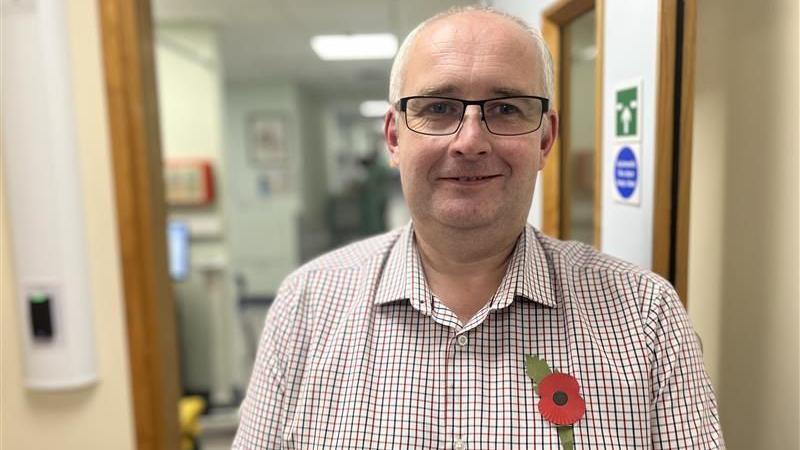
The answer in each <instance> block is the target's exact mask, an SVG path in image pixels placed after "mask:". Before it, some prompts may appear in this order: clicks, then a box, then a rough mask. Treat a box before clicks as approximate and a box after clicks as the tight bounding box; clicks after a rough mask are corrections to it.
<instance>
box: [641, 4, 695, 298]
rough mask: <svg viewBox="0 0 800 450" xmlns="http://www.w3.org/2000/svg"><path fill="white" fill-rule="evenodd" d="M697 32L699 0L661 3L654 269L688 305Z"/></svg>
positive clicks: (654, 207) (654, 206) (654, 209)
mask: <svg viewBox="0 0 800 450" xmlns="http://www.w3.org/2000/svg"><path fill="white" fill-rule="evenodd" d="M696 28H697V2H696V0H661V1H660V5H659V42H658V47H659V53H658V87H657V89H658V90H657V94H656V95H657V98H656V105H657V106H656V107H657V109H656V135H655V158H656V159H655V185H654V188H655V189H654V198H653V200H654V205H653V260H652V267H653V271H654V272H656V273H658V274H660V275H661V276H663V277H664V278H666V279H668V280H670V281H671V282H672V283H673V284H674V286H675V289H676V290H677V292H678V295H679V296H680V298H681V301H682V302H683V304H684V306H686V305H687V302H688V298H687V294H688V292H687V288H688V265H689V263H688V262H689V206H690V205H689V199H690V193H691V183H690V180H691V168H692V162H691V160H692V129H693V128H692V125H693V115H694V68H695V40H696V33H697V31H696ZM676 102H679V105H676Z"/></svg>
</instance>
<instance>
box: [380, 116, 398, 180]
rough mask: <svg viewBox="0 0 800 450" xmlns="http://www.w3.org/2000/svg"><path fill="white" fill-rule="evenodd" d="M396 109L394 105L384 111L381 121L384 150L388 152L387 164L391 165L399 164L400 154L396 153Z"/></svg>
mask: <svg viewBox="0 0 800 450" xmlns="http://www.w3.org/2000/svg"><path fill="white" fill-rule="evenodd" d="M397 119H398V115H397V111H396V110H395V109H394V107H391V108H389V111H386V116H385V117H384V119H383V120H384V122H383V137H384V139H385V140H386V150H387V151H388V152H389V164H390V165H391V166H392V167H397V166H398V165H399V164H400V154H399V153H398V148H399V146H398V137H397Z"/></svg>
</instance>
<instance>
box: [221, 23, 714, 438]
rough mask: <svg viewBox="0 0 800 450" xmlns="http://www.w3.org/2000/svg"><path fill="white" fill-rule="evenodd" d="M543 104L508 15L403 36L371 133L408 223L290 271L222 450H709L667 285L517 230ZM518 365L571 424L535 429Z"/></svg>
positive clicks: (527, 43)
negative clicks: (554, 387)
mask: <svg viewBox="0 0 800 450" xmlns="http://www.w3.org/2000/svg"><path fill="white" fill-rule="evenodd" d="M550 98H552V69H551V64H550V62H549V56H548V54H547V50H546V48H545V46H544V44H543V42H542V39H541V37H540V35H538V33H536V32H534V31H532V30H530V29H527V28H526V27H525V26H524V24H522V23H521V22H519V21H517V20H516V19H514V18H511V17H508V16H505V15H503V14H500V13H496V12H492V11H488V10H482V9H466V10H459V11H454V12H449V13H445V14H443V15H440V16H437V17H434V18H433V19H430V20H429V21H427V22H424V23H423V24H421V25H420V27H418V28H417V29H416V30H415V31H414V32H412V34H411V35H410V36H409V37H408V38H407V39H406V41H405V42H404V44H403V46H402V47H401V49H400V51H399V52H398V56H397V58H396V60H395V63H394V66H393V68H392V79H391V83H390V100H391V102H392V105H393V106H392V108H391V109H390V111H389V112H388V113H387V115H386V122H385V136H386V142H387V147H388V150H389V152H390V154H391V161H392V163H393V164H394V165H396V166H397V167H398V168H399V171H400V175H401V180H402V186H403V192H404V195H405V198H406V201H407V203H408V206H409V209H410V212H411V216H412V223H411V224H409V225H408V226H407V227H405V228H404V229H401V230H396V231H393V232H390V233H387V234H385V235H381V236H378V237H375V238H371V239H369V240H366V241H363V242H359V243H356V244H352V245H350V246H347V247H345V248H343V249H340V250H338V251H335V252H333V253H331V254H328V255H325V256H322V257H321V258H318V259H317V260H315V261H313V262H311V263H309V264H307V265H305V266H304V267H302V268H301V269H299V270H298V271H296V272H295V273H293V274H292V275H290V276H289V277H288V278H287V280H286V281H285V282H284V284H283V286H282V288H281V289H280V292H279V294H278V298H277V299H276V301H275V304H274V306H273V307H272V308H271V309H270V311H269V313H268V317H267V320H266V326H265V329H264V334H263V336H262V339H261V343H260V349H259V353H258V357H257V359H256V363H255V368H254V370H253V375H252V379H251V383H250V387H249V390H248V394H247V398H246V399H245V402H244V403H243V405H242V410H241V413H242V418H241V424H240V427H239V431H238V434H237V437H236V440H235V442H234V448H236V449H264V448H297V449H308V448H319V449H323V448H352V449H362V448H363V449H367V448H369V449H371V448H419V449H434V448H436V449H440V448H453V449H486V448H497V449H507V448H542V449H544V448H546V449H560V448H570V447H569V446H568V443H567V442H566V440H570V439H571V440H574V443H575V448H583V449H586V448H593V449H621V448H670V449H675V448H692V449H700V448H703V449H705V448H719V447H722V446H723V443H722V436H721V434H720V429H719V420H718V416H717V410H716V403H715V400H714V395H713V391H712V389H711V386H710V383H709V380H708V377H707V376H706V374H705V372H704V369H703V362H702V358H701V355H700V349H699V347H698V343H697V341H696V338H695V335H694V333H693V331H692V328H691V325H690V324H689V321H688V319H687V316H686V313H685V311H684V310H683V308H682V306H681V305H680V303H679V301H678V299H677V297H676V295H675V293H674V291H673V290H672V288H671V287H670V286H669V284H668V283H667V282H665V281H664V280H663V279H661V278H659V277H658V276H656V275H654V274H652V273H650V272H646V271H644V270H641V269H638V268H635V267H633V266H631V265H629V264H626V263H623V262H621V261H618V260H615V259H612V258H610V257H608V256H605V255H602V254H600V253H598V252H595V251H594V250H592V249H591V248H590V247H588V246H585V245H583V244H579V243H574V242H569V243H568V242H560V241H557V240H555V239H552V238H548V237H546V236H544V235H542V234H540V233H539V232H538V231H536V230H534V229H533V228H532V227H530V226H528V225H526V218H527V215H528V210H529V207H530V204H531V199H532V195H533V189H534V184H535V181H536V175H537V172H538V171H539V170H541V169H542V167H543V166H544V162H545V159H546V157H547V155H548V153H549V152H550V149H551V148H552V146H553V141H554V139H555V138H556V135H557V131H558V116H557V115H556V113H555V112H554V111H553V110H552V108H550V104H549V100H548V99H550ZM526 355H531V356H534V355H535V357H536V358H537V359H541V360H542V361H544V362H546V364H547V365H548V367H549V368H550V369H552V370H553V371H557V372H561V373H563V374H568V375H569V376H570V377H574V380H576V381H577V384H578V387H577V388H578V389H579V395H580V397H582V398H583V400H584V401H585V408H584V409H582V410H580V413H581V414H580V417H579V418H578V420H577V421H574V422H573V423H572V424H571V425H567V426H566V427H565V426H563V424H562V425H559V424H558V423H556V422H551V420H548V419H547V418H545V417H544V415H543V413H542V411H543V410H542V405H540V404H539V403H540V402H541V401H542V400H543V399H542V398H540V397H539V395H538V392H539V390H538V389H537V386H538V385H537V383H538V382H539V381H542V380H541V379H536V381H534V379H535V378H536V377H534V378H532V374H531V373H530V372H529V371H528V370H526ZM542 383H544V381H542ZM542 386H544V385H542ZM559 395H560V396H561V397H559ZM570 395H572V394H570ZM574 398H575V397H573V399H574ZM544 400H548V401H549V400H551V399H549V398H544ZM552 400H553V401H556V402H557V403H558V404H559V405H562V403H563V402H564V401H566V394H564V392H557V393H556V394H553V395H552ZM573 404H574V403H573ZM562 428H563V429H565V430H566V429H567V428H569V430H570V431H569V433H570V437H569V438H567V435H566V434H563V433H564V430H562Z"/></svg>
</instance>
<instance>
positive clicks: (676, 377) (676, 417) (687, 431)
mask: <svg viewBox="0 0 800 450" xmlns="http://www.w3.org/2000/svg"><path fill="white" fill-rule="evenodd" d="M653 306H654V307H653V309H652V310H651V314H649V316H650V317H651V319H650V320H648V325H647V330H646V332H647V334H648V342H649V346H650V350H651V357H652V360H651V366H650V367H651V380H652V385H651V386H652V391H651V400H652V403H651V411H650V413H651V434H652V443H653V448H654V449H698V450H699V449H720V448H725V442H724V440H723V438H722V431H721V429H720V423H719V413H718V412H717V401H716V398H715V396H714V390H713V388H712V386H711V381H710V379H709V377H708V374H707V373H706V371H705V367H704V365H703V355H702V351H701V349H700V345H699V341H698V339H697V335H696V334H695V332H694V329H693V328H692V325H691V323H690V321H689V317H688V315H687V314H686V310H685V309H684V307H683V305H682V304H681V303H680V300H679V299H678V296H677V294H676V293H675V291H674V290H673V289H672V287H671V286H668V287H667V288H666V289H665V290H664V292H663V293H662V295H661V296H660V299H659V301H658V303H657V304H656V305H653Z"/></svg>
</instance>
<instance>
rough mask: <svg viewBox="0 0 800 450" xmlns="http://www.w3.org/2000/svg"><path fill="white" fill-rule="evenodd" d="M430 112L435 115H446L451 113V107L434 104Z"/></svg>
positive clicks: (443, 104)
mask: <svg viewBox="0 0 800 450" xmlns="http://www.w3.org/2000/svg"><path fill="white" fill-rule="evenodd" d="M428 111H429V112H431V113H434V114H446V113H448V112H450V105H448V104H447V103H433V104H431V105H430V106H428Z"/></svg>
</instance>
